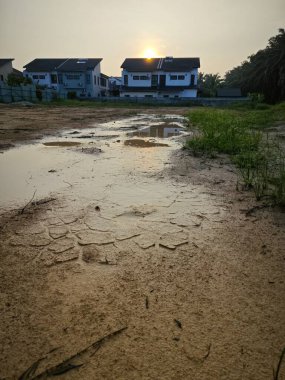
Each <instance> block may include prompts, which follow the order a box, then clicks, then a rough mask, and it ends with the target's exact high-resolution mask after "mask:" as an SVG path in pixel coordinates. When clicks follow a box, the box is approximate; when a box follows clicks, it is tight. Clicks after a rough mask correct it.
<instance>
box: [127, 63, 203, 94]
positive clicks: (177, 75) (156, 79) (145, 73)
mask: <svg viewBox="0 0 285 380" xmlns="http://www.w3.org/2000/svg"><path fill="white" fill-rule="evenodd" d="M199 67H200V59H199V58H173V57H165V58H127V59H125V61H124V62H123V64H122V66H121V68H122V69H123V71H122V78H123V85H122V87H121V93H120V96H122V97H146V98H195V97H196V96H197V80H198V69H199Z"/></svg>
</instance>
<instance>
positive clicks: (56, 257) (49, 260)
mask: <svg viewBox="0 0 285 380" xmlns="http://www.w3.org/2000/svg"><path fill="white" fill-rule="evenodd" d="M78 257H79V251H78V250H76V249H72V250H69V251H65V252H62V253H61V254H55V253H51V252H49V253H46V254H45V255H44V256H42V260H43V261H44V264H45V265H46V266H48V267H50V266H53V265H56V264H61V263H65V262H68V261H72V260H77V259H78Z"/></svg>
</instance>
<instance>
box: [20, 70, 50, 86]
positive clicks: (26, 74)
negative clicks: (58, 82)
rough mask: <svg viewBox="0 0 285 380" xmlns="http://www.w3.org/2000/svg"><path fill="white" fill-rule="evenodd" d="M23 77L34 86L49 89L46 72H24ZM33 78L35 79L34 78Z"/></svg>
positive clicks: (48, 76) (48, 79) (48, 77)
mask: <svg viewBox="0 0 285 380" xmlns="http://www.w3.org/2000/svg"><path fill="white" fill-rule="evenodd" d="M23 75H24V77H26V78H30V79H31V80H32V82H33V83H34V84H36V85H39V86H45V87H51V78H50V73H48V72H45V73H42V72H30V71H27V70H24V71H23ZM35 76H36V77H37V78H35ZM40 76H41V77H43V76H44V78H40Z"/></svg>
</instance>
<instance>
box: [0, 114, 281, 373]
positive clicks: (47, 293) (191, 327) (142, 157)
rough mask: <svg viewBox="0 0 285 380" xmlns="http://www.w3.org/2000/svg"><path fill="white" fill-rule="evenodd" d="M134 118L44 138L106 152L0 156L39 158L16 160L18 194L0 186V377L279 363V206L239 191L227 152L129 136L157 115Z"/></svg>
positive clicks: (56, 149) (59, 149)
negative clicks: (197, 152) (211, 153)
mask: <svg viewBox="0 0 285 380" xmlns="http://www.w3.org/2000/svg"><path fill="white" fill-rule="evenodd" d="M168 111H169V110H168ZM132 117H134V118H135V119H136V121H134V120H133V119H132ZM132 117H131V118H129V117H128V118H126V119H125V120H121V121H120V122H118V125H117V126H113V125H110V124H108V123H107V124H104V127H103V126H102V125H101V126H99V127H98V126H97V127H96V128H94V129H93V128H92V127H90V125H89V124H88V121H86V124H87V125H86V127H88V128H87V129H86V130H83V129H82V130H79V131H78V132H80V133H81V134H82V135H84V136H86V135H87V136H90V135H91V133H92V132H94V135H93V136H94V137H92V138H90V139H89V138H88V139H86V138H84V139H80V136H78V134H74V131H75V130H73V129H70V130H66V131H64V133H63V134H62V135H60V136H58V135H57V137H55V136H53V137H52V138H51V137H48V138H47V140H48V141H54V142H55V141H65V139H66V138H67V139H66V141H70V140H69V139H70V136H77V137H78V140H76V139H75V141H80V142H81V143H82V144H83V147H84V148H86V149H87V148H89V147H91V148H96V149H101V152H100V154H95V155H93V154H86V153H84V152H82V148H81V147H66V146H50V147H48V146H43V144H38V145H37V144H36V145H31V146H29V145H26V146H25V147H22V148H19V150H17V151H16V150H15V151H13V149H12V150H10V151H8V152H5V153H3V155H1V157H0V158H1V159H2V160H5V159H6V160H7V163H8V162H9V160H10V159H11V160H12V159H13V160H14V159H15V162H16V163H17V165H15V170H16V169H17V166H19V163H20V162H21V160H22V159H20V158H19V157H26V158H27V156H29V155H30V157H37V162H39V164H38V166H33V167H32V166H30V168H29V171H30V176H32V178H29V177H28V176H27V172H28V171H27V172H25V171H24V168H23V170H22V169H21V170H20V171H19V174H18V178H19V176H20V173H23V183H26V182H25V179H27V178H28V182H29V184H26V185H27V187H26V188H25V189H26V190H27V193H26V195H25V197H23V198H21V196H22V195H23V191H24V190H22V191H21V194H19V192H16V191H14V192H13V191H12V190H10V193H9V194H8V193H7V194H8V196H7V198H5V197H6V196H5V197H4V194H3V197H2V202H4V198H5V199H6V201H5V202H6V203H5V204H4V203H3V206H2V208H1V214H2V215H1V219H0V228H1V243H0V244H1V245H0V261H1V265H0V289H1V298H0V308H1V321H0V334H1V336H0V342H1V344H0V364H1V366H0V367H1V370H0V377H2V378H8V379H18V378H19V377H20V376H21V374H23V373H25V371H26V370H27V369H28V368H29V367H30V366H33V364H35V363H36V364H35V365H34V366H33V367H32V368H33V370H34V374H33V376H31V378H33V377H35V376H39V377H38V378H46V376H47V374H49V373H50V374H55V372H56V371H61V372H62V375H61V378H62V379H87V380H88V379H90V380H91V379H94V378H95V377H96V378H99V379H160V378H161V379H181V380H182V379H196V378H197V379H205V380H208V379H209V380H210V379H225V380H226V379H227V380H228V379H241V378H244V379H258V380H263V379H264V380H265V379H266V380H267V379H270V378H272V368H273V367H274V368H276V367H277V364H278V360H279V357H280V354H281V351H282V349H283V347H284V341H285V327H284V319H285V305H284V291H285V285H284V263H285V251H284V247H285V237H284V236H285V234H284V230H285V218H284V214H283V213H281V212H280V211H279V210H270V209H268V208H255V206H257V204H256V203H255V201H254V199H253V197H252V194H250V192H243V191H237V190H236V174H235V171H234V168H233V167H232V166H231V164H230V162H229V161H228V160H227V158H226V157H220V158H219V159H216V160H214V161H213V160H212V161H208V160H201V159H198V158H193V157H191V156H190V155H189V154H188V153H187V152H185V151H181V144H182V140H181V139H182V138H183V135H177V136H170V137H168V138H164V137H160V136H161V134H160V136H158V133H156V137H151V136H150V135H149V136H145V137H144V138H145V140H146V141H148V140H151V141H152V139H155V141H156V142H157V143H160V142H161V143H163V142H164V143H167V145H169V146H166V147H155V146H152V147H149V148H146V147H142V148H141V147H139V146H127V145H125V144H124V141H125V140H128V139H130V136H129V135H128V133H130V130H131V131H134V132H136V134H134V135H133V136H132V137H131V138H133V139H137V138H138V135H139V134H137V132H138V131H141V133H144V131H145V127H146V126H149V127H151V126H153V124H157V123H159V122H160V120H158V117H159V116H158V115H146V116H139V117H137V116H136V115H135V116H132ZM47 118H48V116H47ZM142 118H145V119H144V120H141V119H142ZM161 122H162V123H163V122H165V120H162V121H161ZM115 124H117V123H115ZM134 127H136V128H134ZM76 128H77V129H78V127H76ZM149 130H150V131H151V130H153V128H149ZM80 133H79V135H80ZM150 133H151V132H150ZM96 135H97V138H96ZM114 135H119V137H114ZM162 135H163V134H162ZM140 138H142V137H141V136H140ZM44 141H45V140H43V141H42V142H44ZM90 142H92V143H93V144H91V145H90V146H89V143H90ZM96 152H98V151H97V150H96ZM17 154H18V155H19V156H17ZM5 157H6V158H5ZM39 157H42V158H43V161H42V162H41V161H40V160H39ZM31 161H32V162H34V161H36V160H35V159H33V160H31ZM10 162H11V161H10ZM44 163H45V164H44ZM51 164H53V165H51ZM29 165H31V164H29ZM44 165H46V166H44ZM4 167H6V165H4ZM2 168H3V166H2ZM43 168H45V169H43ZM47 169H54V170H55V171H54V172H48V170H47ZM7 181H8V174H7ZM45 181H46V182H45ZM64 181H65V182H64ZM60 183H61V185H60V187H57V186H58V184H60ZM29 186H30V187H29ZM41 186H42V190H41ZM34 188H37V193H36V194H35V197H34V199H32V200H31V198H32V195H33V192H34V191H33V189H34ZM41 191H42V193H41ZM46 192H48V193H49V197H46ZM13 197H14V198H13ZM12 198H13V199H14V200H15V201H14V203H13V204H11V203H9V200H11V199H12ZM41 200H42V202H40V201H41ZM29 201H30V202H29ZM23 209H24V210H23ZM118 331H119V332H118ZM116 332H118V333H116ZM40 359H41V360H40ZM284 375H285V373H284V367H282V368H281V372H280V376H279V380H280V379H282V376H283V378H284Z"/></svg>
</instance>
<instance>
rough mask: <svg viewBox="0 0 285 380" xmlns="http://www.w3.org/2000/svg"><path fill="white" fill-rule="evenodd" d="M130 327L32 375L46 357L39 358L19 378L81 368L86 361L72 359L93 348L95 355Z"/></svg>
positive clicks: (26, 379) (44, 375)
mask: <svg viewBox="0 0 285 380" xmlns="http://www.w3.org/2000/svg"><path fill="white" fill-rule="evenodd" d="M127 328H128V327H127V326H125V327H123V328H121V329H119V330H116V331H114V332H112V333H110V334H108V335H106V336H104V337H103V338H101V339H99V340H97V341H96V342H94V343H92V344H91V345H90V346H87V347H86V348H84V349H83V350H81V351H79V352H77V353H76V354H75V355H72V356H70V357H69V358H67V359H65V360H63V361H62V362H61V363H59V364H57V365H55V366H53V367H51V368H47V369H46V370H44V371H43V372H41V373H40V374H38V375H36V376H35V377H32V376H33V375H34V373H35V372H36V370H37V368H38V366H39V363H40V362H41V361H42V360H43V359H45V357H44V358H41V359H39V360H37V361H36V362H35V363H33V364H32V365H31V366H30V367H29V368H28V369H27V370H26V371H25V372H24V373H23V374H22V375H21V376H20V377H19V380H39V379H45V378H46V377H50V376H58V375H61V374H63V373H66V372H68V371H71V370H72V369H75V368H79V367H81V366H82V365H83V364H84V363H79V364H74V363H72V361H74V360H75V359H78V358H80V356H81V355H83V354H85V353H87V352H88V351H89V350H93V352H92V354H91V355H90V356H93V355H95V353H96V352H97V351H98V350H99V349H100V348H101V346H102V345H103V344H104V343H105V342H107V341H108V340H110V339H111V338H113V337H114V336H116V335H118V334H120V333H122V332H123V331H125V330H126V329H127Z"/></svg>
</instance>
